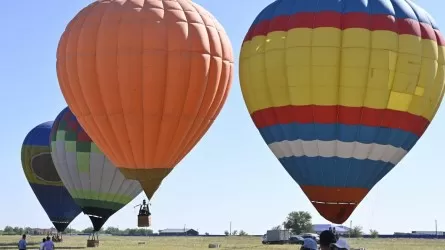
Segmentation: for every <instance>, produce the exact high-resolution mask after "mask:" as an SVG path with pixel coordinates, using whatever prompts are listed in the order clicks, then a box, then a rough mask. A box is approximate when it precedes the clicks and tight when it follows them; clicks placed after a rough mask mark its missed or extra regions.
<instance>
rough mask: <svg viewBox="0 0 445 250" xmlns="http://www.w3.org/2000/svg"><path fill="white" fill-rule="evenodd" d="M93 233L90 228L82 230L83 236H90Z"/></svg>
mask: <svg viewBox="0 0 445 250" xmlns="http://www.w3.org/2000/svg"><path fill="white" fill-rule="evenodd" d="M93 232H94V229H93V228H92V227H87V228H85V229H84V230H82V233H84V234H91V233H93Z"/></svg>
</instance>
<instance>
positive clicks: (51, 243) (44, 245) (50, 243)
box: [43, 236, 54, 250]
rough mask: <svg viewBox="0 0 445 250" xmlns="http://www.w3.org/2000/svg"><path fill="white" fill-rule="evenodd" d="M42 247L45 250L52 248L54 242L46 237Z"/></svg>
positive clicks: (51, 249) (52, 249)
mask: <svg viewBox="0 0 445 250" xmlns="http://www.w3.org/2000/svg"><path fill="white" fill-rule="evenodd" d="M43 249H45V250H54V243H53V242H52V241H51V238H50V237H49V236H48V237H46V241H45V244H43Z"/></svg>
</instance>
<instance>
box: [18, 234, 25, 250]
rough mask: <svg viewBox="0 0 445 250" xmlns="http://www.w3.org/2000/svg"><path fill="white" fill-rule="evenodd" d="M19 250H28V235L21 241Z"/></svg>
mask: <svg viewBox="0 0 445 250" xmlns="http://www.w3.org/2000/svg"><path fill="white" fill-rule="evenodd" d="M19 250H26V234H24V235H22V238H21V239H20V240H19Z"/></svg>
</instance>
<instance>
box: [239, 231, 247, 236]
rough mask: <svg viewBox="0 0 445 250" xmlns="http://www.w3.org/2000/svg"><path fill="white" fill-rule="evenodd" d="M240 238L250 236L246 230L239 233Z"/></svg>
mask: <svg viewBox="0 0 445 250" xmlns="http://www.w3.org/2000/svg"><path fill="white" fill-rule="evenodd" d="M238 235H239V236H247V235H249V234H247V233H246V232H245V231H244V230H241V231H239V233H238Z"/></svg>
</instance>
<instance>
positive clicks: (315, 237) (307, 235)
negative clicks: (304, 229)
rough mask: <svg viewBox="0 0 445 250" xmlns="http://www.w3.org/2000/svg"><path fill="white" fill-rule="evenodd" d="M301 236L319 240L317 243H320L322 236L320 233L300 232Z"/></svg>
mask: <svg viewBox="0 0 445 250" xmlns="http://www.w3.org/2000/svg"><path fill="white" fill-rule="evenodd" d="M300 237H302V238H304V239H306V238H312V239H314V240H315V241H317V243H320V236H319V235H318V234H313V233H304V234H300Z"/></svg>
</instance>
